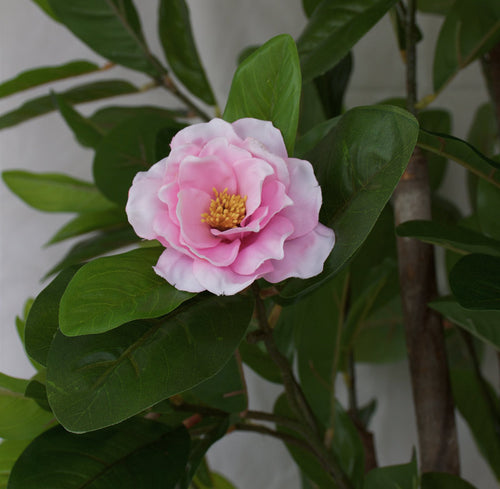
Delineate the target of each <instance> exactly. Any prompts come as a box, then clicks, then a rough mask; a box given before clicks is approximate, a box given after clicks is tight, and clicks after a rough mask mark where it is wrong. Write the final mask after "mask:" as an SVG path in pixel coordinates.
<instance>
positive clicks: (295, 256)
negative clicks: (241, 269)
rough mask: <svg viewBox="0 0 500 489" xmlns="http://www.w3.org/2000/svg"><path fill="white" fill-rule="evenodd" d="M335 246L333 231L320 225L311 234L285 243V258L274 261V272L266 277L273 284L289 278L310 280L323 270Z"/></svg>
mask: <svg viewBox="0 0 500 489" xmlns="http://www.w3.org/2000/svg"><path fill="white" fill-rule="evenodd" d="M334 244H335V234H334V232H333V230H331V229H330V228H327V227H326V226H323V224H318V225H317V226H316V228H315V229H313V230H312V231H311V232H310V233H308V234H305V235H304V236H301V237H299V238H296V239H290V240H288V241H286V242H285V246H284V250H285V257H284V258H283V259H282V260H272V262H271V263H272V264H273V266H274V270H273V271H272V272H269V273H267V274H265V275H264V278H265V279H266V280H267V281H268V282H271V283H276V282H281V281H282V280H285V279H286V278H289V277H299V278H310V277H314V276H315V275H318V274H319V273H321V271H322V270H323V265H324V262H325V260H326V259H327V257H328V255H329V254H330V252H331V251H332V249H333V245H334Z"/></svg>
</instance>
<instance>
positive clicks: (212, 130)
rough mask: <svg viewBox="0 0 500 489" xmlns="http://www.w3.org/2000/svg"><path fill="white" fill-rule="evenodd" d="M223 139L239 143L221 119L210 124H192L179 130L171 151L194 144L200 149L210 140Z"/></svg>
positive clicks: (232, 131)
mask: <svg viewBox="0 0 500 489" xmlns="http://www.w3.org/2000/svg"><path fill="white" fill-rule="evenodd" d="M217 137H224V138H226V139H227V140H228V141H229V142H230V143H235V144H238V143H239V137H238V136H237V135H236V133H235V132H234V130H233V127H232V126H231V124H229V123H228V122H225V121H223V120H222V119H212V120H211V121H210V122H205V123H200V124H193V125H192V126H188V127H185V128H184V129H182V130H180V131H179V132H178V133H177V134H176V135H175V136H174V137H173V138H172V142H171V143H170V146H171V147H172V149H174V148H176V147H177V146H183V145H185V144H195V145H196V146H198V147H200V148H202V147H203V146H205V144H206V143H207V142H208V141H210V140H211V139H214V138H217Z"/></svg>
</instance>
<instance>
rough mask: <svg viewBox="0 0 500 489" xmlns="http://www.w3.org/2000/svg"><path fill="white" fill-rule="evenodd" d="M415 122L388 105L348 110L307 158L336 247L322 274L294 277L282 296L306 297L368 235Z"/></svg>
mask: <svg viewBox="0 0 500 489" xmlns="http://www.w3.org/2000/svg"><path fill="white" fill-rule="evenodd" d="M417 134H418V124H417V121H416V120H415V119H414V118H413V117H412V116H411V115H410V114H409V113H408V112H406V111H404V110H402V109H399V108H397V107H391V106H386V105H381V106H376V105H374V106H370V107H357V108H355V109H352V110H350V111H348V112H346V113H345V114H344V115H343V116H342V118H341V119H340V121H339V122H338V123H337V125H336V126H335V127H334V128H333V129H332V130H331V131H330V133H329V134H328V135H327V136H326V137H325V138H324V139H323V140H322V141H321V142H320V143H319V144H318V146H317V147H316V149H315V150H313V151H312V152H311V153H310V154H309V155H308V157H307V158H306V159H308V160H309V161H311V163H312V164H313V166H314V170H315V173H316V177H317V178H318V181H319V184H320V186H321V188H322V191H323V206H322V209H321V212H320V220H321V221H322V222H324V223H325V224H327V225H328V226H330V227H332V228H333V230H334V231H335V236H336V244H335V247H334V248H333V252H332V253H331V254H330V256H329V258H328V259H327V261H326V262H325V267H324V270H323V272H322V273H321V274H320V275H318V276H317V277H314V278H312V279H307V280H298V279H292V280H290V281H288V283H287V285H286V286H285V287H284V288H283V290H282V291H281V296H282V297H284V298H287V299H289V298H293V297H296V296H297V295H301V294H304V293H306V292H308V291H309V290H311V289H313V288H315V287H317V286H318V285H320V284H321V283H323V282H325V281H327V280H328V279H330V278H331V277H332V276H334V275H335V274H336V273H337V272H338V271H339V270H340V269H341V268H342V267H343V266H344V265H345V264H346V263H347V261H348V260H349V259H350V258H351V257H352V256H353V255H354V253H355V252H356V251H357V249H358V248H359V247H360V246H361V244H362V243H363V241H364V240H365V239H366V237H367V236H368V234H369V233H370V231H371V229H372V227H373V226H374V224H375V223H376V221H377V219H378V217H379V215H380V213H381V212H382V210H383V209H384V207H385V205H386V203H387V202H388V200H389V198H390V197H391V195H392V192H393V190H394V188H395V187H396V185H397V183H398V182H399V179H400V178H401V175H402V174H403V172H404V170H405V168H406V165H407V164H408V161H409V159H410V156H411V154H412V151H413V148H414V146H415V141H416V138H417Z"/></svg>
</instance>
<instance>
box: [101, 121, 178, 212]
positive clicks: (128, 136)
mask: <svg viewBox="0 0 500 489" xmlns="http://www.w3.org/2000/svg"><path fill="white" fill-rule="evenodd" d="M182 127H184V126H183V125H181V124H179V123H177V122H174V121H172V119H171V118H170V117H168V116H165V114H161V113H158V114H155V115H153V114H151V115H146V114H143V115H140V116H137V117H134V118H131V119H127V120H125V121H123V122H122V123H120V124H118V125H117V126H116V127H114V128H113V129H112V130H111V131H110V132H108V133H107V134H106V135H105V136H104V137H103V139H102V141H101V144H100V145H99V147H98V148H97V151H96V154H95V158H94V168H93V171H94V178H95V182H96V185H97V187H98V188H99V189H100V190H101V192H102V193H103V194H104V195H105V196H106V197H108V198H109V199H111V200H112V201H114V202H117V203H118V204H120V205H125V203H126V202H127V198H128V191H129V188H130V186H131V185H132V180H133V179H134V176H135V174H136V173H137V172H139V171H146V170H147V169H148V168H149V167H150V166H151V165H152V164H153V163H156V135H157V133H158V132H159V131H160V129H164V128H168V129H170V132H169V134H170V138H169V140H170V139H172V137H173V136H174V135H175V134H176V132H177V131H179V129H181V128H182Z"/></svg>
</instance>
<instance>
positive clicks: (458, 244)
mask: <svg viewBox="0 0 500 489" xmlns="http://www.w3.org/2000/svg"><path fill="white" fill-rule="evenodd" d="M396 232H397V234H398V236H404V237H408V238H417V239H419V240H420V241H423V242H424V243H430V244H434V245H438V246H442V247H444V248H446V249H448V250H451V251H455V252H457V253H460V254H467V253H487V254H490V255H494V256H500V241H497V240H495V239H492V238H488V237H487V236H485V235H484V234H481V233H478V232H476V231H472V230H470V229H467V228H465V227H461V226H456V225H451V224H445V223H442V222H435V221H407V222H405V223H403V224H401V225H399V226H398V227H397V229H396Z"/></svg>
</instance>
